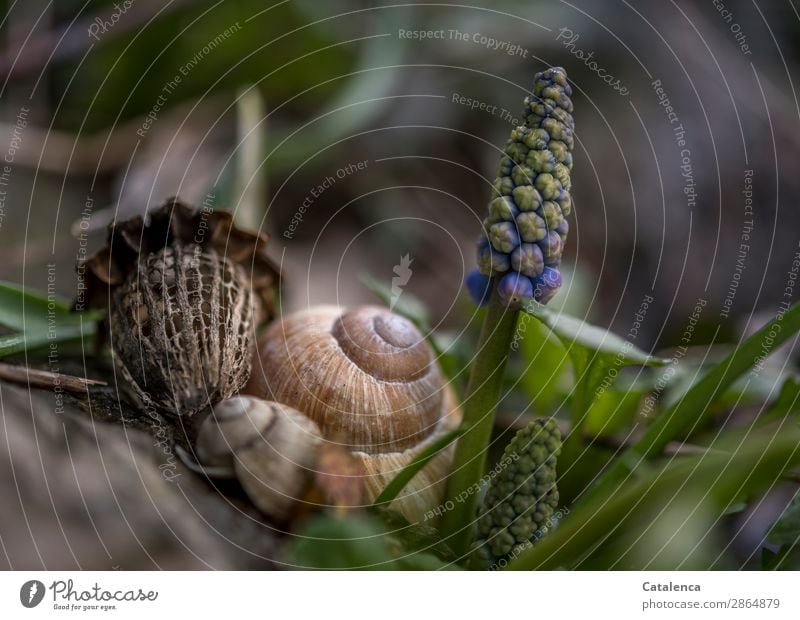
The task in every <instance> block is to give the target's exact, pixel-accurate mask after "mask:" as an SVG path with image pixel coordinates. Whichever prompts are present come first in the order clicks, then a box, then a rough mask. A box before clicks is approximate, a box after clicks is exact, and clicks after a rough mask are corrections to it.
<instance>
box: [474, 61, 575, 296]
mask: <svg viewBox="0 0 800 620" xmlns="http://www.w3.org/2000/svg"><path fill="white" fill-rule="evenodd" d="M571 95H572V88H571V87H570V85H569V83H568V82H567V77H566V72H565V71H564V69H562V68H560V67H553V68H550V69H547V70H546V71H542V72H540V73H537V74H536V76H535V77H534V83H533V88H532V91H531V94H529V95H528V96H527V97H526V98H525V111H524V113H523V116H525V118H526V122H525V125H522V126H519V127H515V128H514V129H513V130H512V131H511V134H510V139H509V141H508V143H507V144H506V147H505V152H504V154H503V156H502V157H501V158H500V163H499V166H498V173H497V178H496V179H495V180H494V183H493V189H494V191H493V192H492V201H491V202H490V203H489V207H488V214H487V217H486V219H485V220H484V229H485V232H486V237H487V239H486V240H485V241H484V242H483V243H481V245H480V246H479V251H478V267H479V271H480V273H481V274H483V275H485V276H491V275H500V274H502V276H503V277H502V278H501V280H500V282H499V283H498V287H497V290H498V294H499V295H500V297H501V299H502V300H503V302H504V303H506V304H510V303H517V302H516V301H514V300H519V298H521V297H526V296H530V295H532V296H533V297H534V298H535V299H537V300H539V301H541V302H542V303H546V302H547V301H548V300H549V299H550V298H551V297H552V296H553V295H554V294H555V292H556V291H557V290H558V288H559V287H560V286H561V274H560V273H559V271H558V268H557V266H558V265H559V263H560V261H561V253H562V249H563V246H564V242H565V241H566V238H567V232H568V231H569V226H568V224H567V221H566V219H565V218H566V216H567V215H569V213H570V211H571V210H572V200H571V197H570V194H569V191H570V188H571V185H572V183H571V179H570V172H571V169H572V149H573V147H574V137H573V132H574V128H575V121H574V119H573V118H572V101H571V100H570V97H571ZM476 282H477V280H476ZM480 300H481V301H485V299H484V297H480Z"/></svg>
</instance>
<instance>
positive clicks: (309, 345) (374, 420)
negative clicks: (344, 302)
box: [245, 306, 461, 521]
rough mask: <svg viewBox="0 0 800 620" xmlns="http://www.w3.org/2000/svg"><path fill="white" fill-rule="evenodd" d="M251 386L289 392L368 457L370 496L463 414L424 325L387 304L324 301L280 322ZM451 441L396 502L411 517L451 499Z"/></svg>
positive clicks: (283, 398) (273, 395)
mask: <svg viewBox="0 0 800 620" xmlns="http://www.w3.org/2000/svg"><path fill="white" fill-rule="evenodd" d="M258 354H259V358H258V360H257V361H256V362H255V363H254V369H253V376H252V377H251V379H250V382H249V383H248V385H247V387H246V388H245V391H246V392H248V393H251V394H255V395H257V396H260V397H264V398H270V399H272V400H277V401H279V402H284V403H286V404H288V405H290V406H292V407H294V408H296V409H298V410H299V411H302V412H303V413H304V414H306V415H307V416H308V417H310V418H311V419H312V420H314V421H315V422H316V423H317V424H319V426H320V429H321V430H322V433H323V436H324V437H325V438H326V439H329V440H331V441H338V442H341V443H343V444H344V445H346V447H347V448H348V449H349V450H351V451H352V452H353V454H354V455H356V456H357V457H358V459H359V460H360V461H361V466H362V468H363V471H364V472H365V479H364V482H365V486H366V498H367V501H373V500H374V499H375V498H376V497H377V495H378V494H379V493H380V492H381V491H382V490H383V488H384V487H385V486H386V484H388V483H389V482H390V481H391V480H392V479H393V478H394V476H395V475H396V474H397V473H398V472H399V471H400V470H401V469H402V468H403V467H404V466H406V465H408V463H409V462H411V460H413V459H414V458H415V457H416V456H417V455H418V454H419V453H420V452H421V451H422V450H424V449H425V447H426V446H428V445H430V443H432V442H433V441H435V440H436V439H437V438H439V437H441V435H442V434H444V433H446V432H448V431H450V430H452V429H454V428H456V427H457V426H458V424H459V423H460V421H461V412H460V410H459V408H458V405H457V403H456V402H455V398H454V397H453V394H452V390H451V389H450V388H449V386H448V384H447V383H446V381H445V379H444V377H443V376H442V373H441V371H440V369H439V367H438V365H437V363H436V358H435V356H434V354H433V351H432V350H431V348H430V346H429V345H428V343H427V342H426V341H425V338H424V337H423V335H422V334H421V333H420V332H419V330H418V329H417V328H416V327H415V326H414V325H413V324H412V323H411V322H410V321H408V320H407V319H405V318H403V317H401V316H399V315H397V314H394V313H392V312H390V311H389V310H388V309H386V308H379V307H375V306H363V307H359V308H353V309H351V310H342V309H341V308H338V307H336V306H320V307H314V308H309V309H308V310H303V311H300V312H295V313H292V314H289V315H286V316H283V317H282V318H281V321H280V322H275V323H273V324H272V325H271V326H270V327H269V329H267V331H266V333H265V334H264V337H263V339H262V340H261V341H260V343H259V352H258ZM452 448H453V446H452V445H451V446H450V447H448V448H447V449H445V450H444V451H442V453H441V454H439V455H437V457H436V458H434V459H433V460H432V461H431V462H430V463H428V464H427V465H426V467H425V468H424V469H423V470H422V471H421V472H420V473H419V474H417V475H416V476H415V477H414V478H413V479H412V480H411V482H410V483H409V484H408V485H407V486H406V488H405V489H404V490H403V492H402V493H401V494H400V496H399V497H398V498H397V500H395V503H394V504H393V505H392V507H393V508H396V509H397V510H399V511H400V512H402V513H403V514H404V515H405V516H406V518H407V519H409V520H410V521H421V520H422V519H423V518H424V516H425V513H426V512H428V511H430V510H433V509H435V508H437V507H438V506H439V505H440V503H441V502H442V501H443V499H444V497H443V496H444V489H445V483H446V478H447V476H448V475H449V473H450V467H451V464H452V458H453V450H452Z"/></svg>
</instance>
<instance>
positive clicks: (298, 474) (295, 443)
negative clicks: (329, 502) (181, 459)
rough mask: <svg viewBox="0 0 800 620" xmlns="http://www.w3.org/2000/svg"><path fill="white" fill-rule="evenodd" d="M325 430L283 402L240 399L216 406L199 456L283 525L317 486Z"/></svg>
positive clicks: (204, 430)
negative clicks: (235, 480)
mask: <svg viewBox="0 0 800 620" xmlns="http://www.w3.org/2000/svg"><path fill="white" fill-rule="evenodd" d="M321 442H322V437H321V435H320V431H319V428H317V425H316V424H314V422H312V421H311V420H310V419H309V418H307V417H306V416H304V415H303V414H302V413H300V412H299V411H296V410H295V409H292V408H291V407H289V406H287V405H283V404H281V403H275V402H268V401H264V400H261V399H258V398H252V397H249V396H237V397H234V398H230V399H227V400H224V401H222V402H220V403H218V404H217V405H215V406H214V410H213V412H212V413H211V415H209V416H208V417H207V418H206V419H205V420H204V421H203V424H202V425H201V426H200V431H199V432H198V436H197V456H198V459H199V460H200V462H201V463H203V464H204V465H207V466H210V467H214V468H217V469H218V470H221V471H223V472H224V471H230V472H232V473H233V474H235V476H236V478H238V480H239V482H240V484H241V485H242V488H244V490H245V492H246V493H247V496H248V497H249V498H250V500H251V501H252V502H253V503H254V504H255V505H256V507H258V509H259V510H261V512H263V513H264V514H266V515H268V516H270V517H272V518H273V519H276V520H278V521H283V520H285V519H287V518H288V517H289V516H290V514H291V511H292V508H293V507H294V506H295V504H296V502H297V501H298V500H299V499H301V498H302V497H303V495H305V493H306V491H307V490H308V488H309V487H310V485H311V484H312V481H313V478H314V472H315V465H316V461H317V454H318V452H319V447H320V444H321Z"/></svg>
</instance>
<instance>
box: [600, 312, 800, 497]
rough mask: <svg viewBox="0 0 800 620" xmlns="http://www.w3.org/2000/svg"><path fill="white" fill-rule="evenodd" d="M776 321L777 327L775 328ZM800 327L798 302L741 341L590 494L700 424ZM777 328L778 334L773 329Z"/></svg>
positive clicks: (601, 488)
mask: <svg viewBox="0 0 800 620" xmlns="http://www.w3.org/2000/svg"><path fill="white" fill-rule="evenodd" d="M775 325H779V329H777V330H775V327H774V326H775ZM798 330H800V304H795V305H794V306H792V307H791V308H790V309H789V310H788V311H787V312H786V313H785V314H783V315H778V317H776V318H775V319H774V320H773V321H771V322H770V323H768V324H767V325H765V326H764V327H763V328H761V329H760V330H758V331H757V332H756V333H755V334H753V335H752V336H750V338H748V339H747V340H745V341H744V342H742V343H741V344H740V345H739V346H737V347H736V349H735V350H734V351H733V352H732V353H731V354H730V355H728V356H727V357H726V358H725V359H724V360H722V361H721V362H720V363H719V364H717V365H716V366H715V367H714V368H712V369H711V370H710V371H709V372H708V373H706V374H705V376H704V377H703V378H702V379H701V380H700V381H699V382H697V383H696V384H695V385H694V386H693V387H692V388H691V389H690V390H689V391H688V392H686V394H685V395H684V396H683V398H681V399H680V400H679V401H678V402H677V403H675V404H674V405H673V406H672V407H670V408H669V409H668V410H667V411H666V412H665V413H664V414H663V415H661V416H659V417H658V418H656V420H655V421H654V422H653V424H652V425H651V426H650V427H649V428H648V429H647V431H646V432H645V434H644V435H643V436H642V437H641V438H640V439H639V441H637V442H636V443H635V444H634V445H633V446H631V447H630V448H628V450H626V452H625V453H624V454H623V458H620V459H618V460H617V461H616V462H615V463H614V464H613V465H612V466H611V467H610V468H609V469H608V470H607V471H606V472H605V474H603V476H602V477H601V478H600V480H598V482H597V483H596V484H595V485H594V487H593V488H592V489H590V490H589V493H588V494H589V495H594V494H601V493H603V492H606V491H608V490H609V488H610V487H613V486H616V485H617V484H618V483H619V482H620V481H621V480H623V479H624V478H625V477H626V476H627V475H628V472H629V471H630V467H631V466H632V465H633V466H635V465H634V464H635V463H639V462H642V461H644V460H645V459H647V458H650V457H653V456H656V455H657V454H659V453H660V452H661V450H663V449H664V446H666V445H667V444H668V443H669V442H670V441H673V440H675V439H680V438H683V437H685V436H686V435H688V434H689V433H690V432H691V430H692V429H693V428H695V427H697V426H698V425H699V423H700V422H701V421H702V420H703V418H704V417H705V415H706V414H707V412H708V410H709V408H710V406H711V405H712V404H713V402H714V401H715V400H716V399H717V398H718V396H719V395H720V394H723V393H724V392H725V390H726V389H727V388H729V387H730V386H731V385H732V384H733V383H734V382H735V381H736V380H737V379H738V378H739V377H740V376H742V375H743V374H744V373H745V372H747V371H748V370H749V369H751V368H753V367H754V366H755V365H757V364H758V363H760V362H763V360H764V359H766V357H767V356H768V355H769V354H770V353H772V352H773V351H774V350H775V349H776V348H777V347H779V346H780V345H781V344H783V343H784V342H786V341H787V340H788V339H789V338H791V337H792V336H794V335H795V334H796V333H797V332H798ZM774 331H777V334H774V333H773V332H774Z"/></svg>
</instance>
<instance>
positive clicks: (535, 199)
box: [511, 185, 542, 211]
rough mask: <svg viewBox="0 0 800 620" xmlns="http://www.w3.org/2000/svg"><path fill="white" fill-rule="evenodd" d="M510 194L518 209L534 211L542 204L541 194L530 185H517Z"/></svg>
mask: <svg viewBox="0 0 800 620" xmlns="http://www.w3.org/2000/svg"><path fill="white" fill-rule="evenodd" d="M511 194H512V196H513V197H514V202H515V203H516V205H517V206H518V207H519V209H520V211H535V210H536V209H538V208H539V207H540V206H542V195H541V194H540V193H539V190H538V189H536V188H535V187H533V186H532V185H519V186H518V187H515V188H514V191H513V192H512V193H511Z"/></svg>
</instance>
